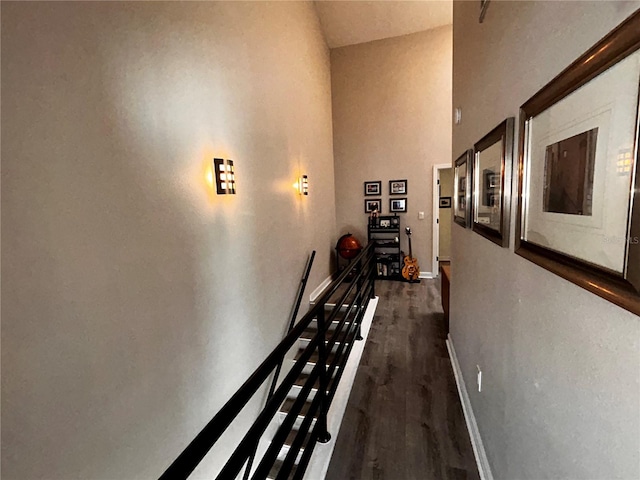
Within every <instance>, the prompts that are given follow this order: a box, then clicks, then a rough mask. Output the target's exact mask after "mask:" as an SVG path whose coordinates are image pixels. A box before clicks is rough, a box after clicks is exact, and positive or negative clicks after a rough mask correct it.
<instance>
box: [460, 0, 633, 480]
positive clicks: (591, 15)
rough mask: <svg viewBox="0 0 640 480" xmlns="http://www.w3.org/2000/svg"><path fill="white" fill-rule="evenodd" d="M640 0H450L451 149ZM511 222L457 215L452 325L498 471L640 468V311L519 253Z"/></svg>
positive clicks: (564, 474) (618, 474)
mask: <svg viewBox="0 0 640 480" xmlns="http://www.w3.org/2000/svg"><path fill="white" fill-rule="evenodd" d="M638 7H640V2H637V1H636V2H491V3H490V4H489V8H488V10H487V14H486V17H485V20H484V23H482V24H480V23H478V6H477V4H475V3H474V2H454V25H455V27H454V83H453V105H454V106H455V107H460V108H462V124H461V125H459V126H455V127H454V129H453V157H454V158H455V157H457V156H458V155H460V154H462V153H463V152H464V151H465V150H466V149H467V148H470V147H472V146H473V144H474V142H476V141H477V140H479V139H480V138H481V137H482V136H484V135H485V134H486V133H488V132H489V131H490V130H491V129H492V128H493V127H494V126H496V125H497V124H499V123H500V122H501V121H502V120H504V119H505V118H506V117H508V116H516V117H517V115H518V109H519V107H520V105H521V104H523V103H524V102H525V101H526V100H527V99H529V97H531V96H532V95H533V94H535V93H536V92H537V91H538V90H539V89H540V88H542V87H543V86H544V85H545V84H546V83H547V82H549V81H550V80H551V79H552V78H554V77H555V76H556V75H557V74H558V73H560V72H561V71H562V70H563V69H564V68H565V67H567V66H568V65H569V64H570V63H571V62H572V61H573V60H575V59H576V58H578V57H579V56H580V55H581V54H582V53H584V52H585V51H586V50H587V49H588V48H590V47H591V46H592V45H593V44H594V43H596V42H597V41H598V40H599V39H600V38H602V37H603V36H604V35H605V34H606V33H608V32H609V31H610V30H611V29H613V28H614V27H615V26H616V25H617V24H619V23H620V22H621V21H623V20H624V19H625V18H626V17H627V16H628V15H630V14H631V13H632V12H633V11H634V10H635V9H637V8H638ZM516 136H517V135H516ZM516 144H517V138H516ZM515 177H517V175H516V176H515ZM514 180H515V179H514ZM512 188H513V191H517V190H516V188H517V185H516V183H515V181H514V185H513V187H512ZM513 214H514V219H515V212H513ZM511 225H512V229H511V230H512V233H511V241H510V247H509V248H500V247H498V246H497V245H495V244H494V243H492V242H490V241H488V240H486V239H485V238H483V237H481V236H480V235H478V234H476V233H473V232H472V231H471V230H468V229H464V228H461V227H460V226H458V225H456V224H454V225H453V227H452V229H453V252H452V256H453V258H452V262H451V270H452V275H453V276H452V283H451V321H450V322H451V336H452V339H453V343H454V345H455V349H456V351H457V353H458V358H459V361H460V364H461V368H462V372H463V376H464V379H465V382H466V385H467V389H468V391H469V395H470V397H471V403H472V405H473V410H474V412H475V416H476V420H477V422H478V426H479V430H480V433H481V436H482V440H483V442H484V446H485V448H486V451H487V456H488V459H489V461H490V464H491V468H492V470H493V474H494V477H495V478H496V479H513V478H517V479H520V480H526V479H532V480H534V479H535V480H539V479H543V478H547V479H557V478H566V479H586V478H590V479H605V478H606V479H613V478H618V479H632V478H639V477H640V411H639V409H638V406H639V405H640V361H639V359H640V345H639V341H640V318H638V317H637V316H635V315H633V314H631V313H629V312H628V311H626V310H623V309H621V308H619V307H617V306H615V305H613V304H612V303H609V302H607V301H605V300H603V299H601V298H600V297H597V296H595V295H594V294H592V293H589V292H587V291H586V290H583V289H581V288H579V287H577V286H575V285H573V284H571V283H569V282H568V281H566V280H563V279H562V278H560V277H558V276H556V275H554V274H552V273H550V272H548V271H546V270H543V269H542V268H540V267H538V266H537V265H534V264H533V263H531V262H529V261H527V260H525V259H523V258H521V257H519V256H517V255H515V254H514V253H513V245H514V238H513V237H514V233H513V230H514V228H513V225H514V220H512V223H511ZM476 365H478V366H480V368H481V369H482V372H483V376H482V383H483V387H482V393H478V391H477V388H475V386H476Z"/></svg>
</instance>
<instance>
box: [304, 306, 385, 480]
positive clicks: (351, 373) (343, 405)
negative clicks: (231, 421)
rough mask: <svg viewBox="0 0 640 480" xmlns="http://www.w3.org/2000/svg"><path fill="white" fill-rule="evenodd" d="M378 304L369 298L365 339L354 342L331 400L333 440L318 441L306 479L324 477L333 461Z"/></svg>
mask: <svg viewBox="0 0 640 480" xmlns="http://www.w3.org/2000/svg"><path fill="white" fill-rule="evenodd" d="M377 306H378V297H375V298H374V299H372V300H369V304H368V305H367V309H366V310H365V313H364V317H363V319H362V330H361V333H362V337H363V338H364V339H363V340H358V341H357V342H355V343H354V344H353V348H352V349H351V353H350V354H349V359H348V360H347V364H346V365H345V367H344V373H343V374H342V378H341V379H340V383H339V384H338V389H337V390H336V394H335V396H334V397H333V401H332V402H331V407H330V408H329V413H328V415H327V427H328V430H329V433H330V434H331V440H329V442H327V443H325V444H322V443H317V444H316V446H315V448H314V450H313V454H312V455H311V460H310V461H309V465H308V467H307V471H306V472H305V474H304V478H305V480H318V479H324V478H325V477H326V475H327V470H329V464H330V463H331V456H332V455H333V449H334V448H335V446H336V440H337V439H338V433H340V426H341V425H342V419H343V417H344V413H345V411H346V410H347V403H348V402H349V395H350V394H351V389H352V388H353V383H354V381H355V379H356V373H357V372H358V365H360V359H361V358H362V353H363V352H364V345H365V343H366V341H367V336H368V335H369V330H370V328H371V322H372V321H373V316H374V314H375V313H376V307H377Z"/></svg>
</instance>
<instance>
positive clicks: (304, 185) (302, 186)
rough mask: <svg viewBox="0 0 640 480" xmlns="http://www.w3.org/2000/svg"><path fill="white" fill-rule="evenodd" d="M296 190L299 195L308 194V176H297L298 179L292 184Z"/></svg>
mask: <svg viewBox="0 0 640 480" xmlns="http://www.w3.org/2000/svg"><path fill="white" fill-rule="evenodd" d="M294 187H295V188H296V190H298V193H299V194H300V195H309V178H308V177H307V176H306V175H302V176H301V177H300V178H298V181H297V182H296V183H295V184H294Z"/></svg>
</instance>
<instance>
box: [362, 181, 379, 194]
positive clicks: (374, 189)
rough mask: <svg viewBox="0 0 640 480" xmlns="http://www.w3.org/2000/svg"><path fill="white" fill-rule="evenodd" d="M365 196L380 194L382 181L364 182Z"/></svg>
mask: <svg viewBox="0 0 640 480" xmlns="http://www.w3.org/2000/svg"><path fill="white" fill-rule="evenodd" d="M364 194H365V196H372V195H382V182H381V181H379V182H364Z"/></svg>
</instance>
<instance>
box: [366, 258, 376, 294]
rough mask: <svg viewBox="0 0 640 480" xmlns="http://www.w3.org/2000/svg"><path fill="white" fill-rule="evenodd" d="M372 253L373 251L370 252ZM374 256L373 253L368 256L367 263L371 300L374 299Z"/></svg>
mask: <svg viewBox="0 0 640 480" xmlns="http://www.w3.org/2000/svg"><path fill="white" fill-rule="evenodd" d="M372 252H373V250H372ZM374 258H375V256H374V255H373V253H371V254H370V255H369V258H368V259H367V263H368V264H369V281H370V282H371V298H376V276H375V273H374V271H373V259H374Z"/></svg>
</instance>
